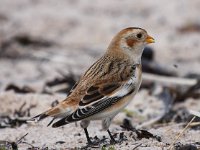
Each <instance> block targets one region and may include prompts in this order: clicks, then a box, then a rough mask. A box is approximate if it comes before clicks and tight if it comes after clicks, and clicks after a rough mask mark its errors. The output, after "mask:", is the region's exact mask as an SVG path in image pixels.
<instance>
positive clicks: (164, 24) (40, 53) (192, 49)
mask: <svg viewBox="0 0 200 150" xmlns="http://www.w3.org/2000/svg"><path fill="white" fill-rule="evenodd" d="M199 8H200V1H199V0H192V1H189V0H178V1H174V0H162V1H161V0H148V1H147V0H140V1H136V0H123V1H122V0H109V1H106V0H104V1H103V0H57V1H56V0H0V102H1V105H0V128H3V129H1V130H0V134H1V135H2V136H1V138H2V139H3V140H10V138H11V139H12V140H16V139H17V138H19V137H20V136H21V135H22V134H23V133H24V130H27V128H28V127H29V126H27V125H25V126H21V124H20V123H19V122H17V123H16V122H14V124H12V123H13V122H12V119H11V118H10V117H11V116H14V117H17V118H20V117H29V118H30V117H31V116H34V115H36V114H38V112H42V111H44V109H46V108H48V107H49V106H50V105H51V104H52V102H55V103H57V101H55V100H57V99H58V100H59V101H60V100H61V99H64V98H65V97H66V95H67V92H68V91H69V90H70V88H71V87H72V86H73V84H74V83H75V82H76V81H77V80H78V78H79V77H80V75H81V74H82V73H83V72H84V71H85V70H86V69H87V68H88V67H89V66H90V65H91V64H92V63H93V62H94V61H95V60H97V59H98V58H99V57H101V56H102V55H103V54H104V52H105V51H106V48H107V46H108V45H109V43H110V41H111V39H112V38H113V36H114V35H115V34H116V33H117V32H119V31H120V30H122V29H123V28H127V27H141V28H144V29H146V30H147V32H148V33H149V35H151V36H152V37H154V38H155V41H156V42H155V43H154V44H151V45H150V47H148V48H147V49H145V54H144V57H143V72H144V73H152V74H154V75H155V74H156V75H159V76H160V75H163V76H165V77H166V78H165V79H164V84H161V85H159V86H157V85H158V84H157V82H154V81H148V82H146V80H144V82H143V84H142V87H141V91H140V92H139V94H138V95H137V96H136V98H135V99H136V101H134V104H131V105H130V106H129V107H128V108H127V110H125V115H126V116H129V117H130V116H133V114H134V113H133V112H132V111H133V110H136V112H140V113H143V114H142V117H141V116H139V117H138V118H137V117H133V118H131V119H132V123H135V124H134V125H138V124H140V123H144V121H148V120H150V119H151V118H155V117H158V118H159V117H160V114H162V113H163V110H165V111H164V114H163V116H161V117H160V118H162V117H164V115H166V113H167V112H168V111H169V112H171V113H170V115H168V116H167V117H168V118H167V119H166V118H165V119H164V122H172V121H174V122H175V123H180V122H182V123H183V122H184V123H185V122H187V121H188V118H189V119H191V116H190V114H189V113H188V109H193V110H195V111H200V110H199V108H200V102H199V100H200V94H199V91H198V92H196V91H195V92H193V91H194V90H196V89H198V90H199V87H200V86H199V83H200V81H199V82H196V81H197V80H199V79H200V17H199V15H200V10H199ZM148 50H149V51H148ZM169 76H170V77H176V78H190V79H191V78H192V79H191V80H192V81H191V80H190V81H187V83H190V84H186V83H185V82H186V81H185V80H183V81H181V85H176V84H175V85H174V84H173V82H175V81H177V80H176V79H173V81H171V82H170V83H168V80H167V78H168V77H169ZM155 78H157V76H156V77H155ZM155 78H154V79H155ZM193 79H195V82H193V81H194V80H193ZM166 80H167V81H166ZM191 83H198V84H197V85H196V86H195V88H194V87H190V86H192V85H194V84H191ZM182 85H184V86H182ZM185 85H187V86H186V87H185ZM171 86H172V87H171ZM155 87H156V88H155ZM157 87H159V88H161V89H162V90H161V91H165V90H163V89H166V88H167V91H168V93H167V94H168V95H167V96H168V98H169V96H170V101H165V100H166V97H167V96H166V95H164V96H163V95H162V94H163V92H161V93H160V95H159V94H158V95H156V94H152V93H154V92H155V89H158V88H157ZM165 92H166V91H165ZM171 92H172V93H171ZM192 92H193V94H188V93H192ZM184 93H187V94H184ZM164 94H166V93H164ZM174 95H175V97H173V96H174ZM159 96H161V97H162V98H160V97H159ZM158 99H164V101H165V102H164V103H165V105H163V103H162V102H161V101H159V100H158ZM137 100H138V101H137ZM171 101H175V102H174V103H173V104H174V105H173V106H175V108H174V107H173V108H172V106H171V104H172V102H171ZM176 102H177V103H178V104H176ZM55 103H53V104H55ZM144 103H145V104H146V105H144ZM53 104H52V105H53ZM175 104H176V105H175ZM168 105H170V108H168ZM135 106H136V108H134V107H135ZM149 106H151V107H149ZM166 106H167V109H166ZM180 108H181V109H180ZM30 110H31V111H30ZM171 110H173V111H171ZM178 110H181V113H177V111H178ZM16 112H17V113H16ZM22 112H23V113H22ZM161 112H162V113H161ZM130 114H131V115H130ZM177 114H179V116H178V118H177V116H176V117H174V115H177ZM182 114H187V115H182ZM5 115H6V116H7V117H8V118H7V119H8V120H9V119H10V121H11V122H7V126H9V127H16V126H17V127H19V128H17V130H18V131H17V130H15V129H13V128H11V129H10V128H7V126H5V124H2V120H3V121H4V117H2V116H5ZM136 116H138V114H136ZM182 116H183V117H185V118H181V117H182ZM2 118H3V119H2ZM134 118H136V119H135V120H134ZM172 118H173V119H174V120H172ZM123 119H124V114H123V115H119V117H118V120H115V123H116V124H118V123H119V122H122V120H123ZM119 120H121V121H119ZM158 120H159V119H158ZM15 121H16V120H15ZM197 121H198V120H197ZM4 122H5V121H4ZM161 122H162V123H163V120H162V121H161ZM161 122H160V123H161ZM22 124H25V123H24V122H22ZM147 126H148V125H147ZM45 127H46V125H44V127H40V129H42V130H43V131H44V132H42V131H40V133H43V136H44V138H43V140H44V141H41V140H40V139H39V138H37V137H40V135H38V136H37V135H35V137H34V136H33V137H32V136H31V133H34V134H36V133H37V130H38V129H39V128H37V127H35V128H31V129H29V128H28V131H29V134H30V136H29V138H28V141H29V142H30V141H31V140H29V139H31V138H32V140H35V143H38V145H39V146H41V145H43V144H44V143H45V144H46V143H48V142H49V141H48V139H46V138H45V136H48V137H49V135H48V134H49V129H48V130H47V129H46V128H45ZM70 127H73V125H72V126H70ZM95 127H96V126H93V128H94V129H96V128H95ZM148 127H150V126H148ZM4 128H5V129H4ZM180 129H181V128H176V129H175V130H174V131H173V132H168V129H167V128H158V130H157V129H155V130H151V131H152V132H153V133H155V134H159V135H161V136H163V137H162V138H168V139H165V140H166V141H168V142H169V143H170V142H171V141H173V138H174V135H175V134H176V133H177V132H178V131H179V130H180ZM65 130H68V128H67V129H66V128H65ZM19 131H21V132H19ZM98 131H99V128H98V129H97V130H95V131H92V132H93V133H95V134H96V132H98ZM163 131H166V132H165V133H163ZM22 132H23V133H22ZM70 132H71V133H72V135H73V134H76V132H82V130H81V129H80V128H79V129H78V131H77V130H73V128H70ZM199 132H200V130H199V126H198V131H196V130H195V132H192V131H191V132H189V133H188V134H187V135H185V136H186V137H187V136H188V137H189V138H188V139H187V138H185V139H182V142H183V141H184V142H186V143H187V141H193V142H195V141H198V139H199V138H200V137H199V135H200V134H199ZM13 133H15V135H13ZM53 133H55V132H52V134H53ZM166 133H168V135H165V134H166ZM63 134H64V133H63V132H62V130H61V131H56V134H54V135H52V136H51V137H52V138H53V139H52V141H53V142H55V140H56V139H58V138H60V137H63V138H62V139H63V140H65V138H66V135H65V136H63ZM98 134H101V133H98ZM32 135H33V134H32ZM56 136H57V137H56ZM82 136H83V139H84V135H81V137H82ZM1 138H0V140H2V139H1ZM74 138H75V139H77V141H78V140H79V139H80V137H72V138H71V139H74ZM191 138H193V139H191ZM45 140H46V141H45ZM68 140H69V139H68ZM84 140H85V139H84ZM170 140H171V141H170ZM52 141H50V143H51V144H52V143H53V142H52ZM166 141H164V142H166ZM73 142H74V141H73ZM73 142H71V144H72V145H73ZM148 142H149V146H152V145H151V144H152V142H151V141H148ZM148 142H147V143H148ZM184 142H183V143H184ZM145 143H146V142H145ZM76 144H77V143H75V145H73V146H76ZM78 144H80V143H78ZM83 144H84V142H83ZM83 144H82V145H83ZM154 144H155V143H154ZM155 145H156V144H155ZM157 145H158V144H157ZM54 146H55V145H53V146H52V147H53V148H55V147H54ZM67 146H69V145H67ZM73 146H72V147H73Z"/></svg>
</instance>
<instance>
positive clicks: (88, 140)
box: [84, 128, 92, 145]
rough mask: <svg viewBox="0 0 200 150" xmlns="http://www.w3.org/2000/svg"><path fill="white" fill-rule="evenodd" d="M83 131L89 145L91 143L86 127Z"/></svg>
mask: <svg viewBox="0 0 200 150" xmlns="http://www.w3.org/2000/svg"><path fill="white" fill-rule="evenodd" d="M84 131H85V136H86V138H87V142H88V144H89V145H91V144H92V141H91V140H90V137H89V134H88V131H87V128H84Z"/></svg>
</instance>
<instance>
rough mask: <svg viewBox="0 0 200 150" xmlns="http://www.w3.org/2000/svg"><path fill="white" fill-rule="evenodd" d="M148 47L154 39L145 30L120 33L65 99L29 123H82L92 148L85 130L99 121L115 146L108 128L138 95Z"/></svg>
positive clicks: (58, 125) (137, 29) (129, 29)
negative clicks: (146, 47)
mask: <svg viewBox="0 0 200 150" xmlns="http://www.w3.org/2000/svg"><path fill="white" fill-rule="evenodd" d="M149 43H154V39H153V38H152V37H151V36H149V35H148V34H147V32H146V31H145V30H144V29H142V28H137V27H129V28H126V29H123V30H122V31H120V32H119V33H117V35H116V36H115V37H114V38H113V39H112V41H111V43H110V45H109V46H108V48H107V51H106V52H105V54H104V55H103V56H102V57H101V58H100V59H98V60H97V61H96V62H95V63H94V64H93V65H92V66H91V67H90V68H89V69H88V70H87V71H86V72H85V73H84V75H83V76H82V77H81V78H80V80H79V81H78V82H77V83H76V84H75V85H74V87H73V88H72V89H71V91H70V92H69V94H68V97H67V98H66V99H65V100H63V101H61V102H60V103H59V104H58V105H57V106H55V107H53V108H50V109H49V110H47V111H45V112H44V113H42V114H40V115H37V116H35V117H33V118H32V119H31V121H35V122H38V121H40V120H42V119H44V118H46V117H49V116H50V117H53V120H52V121H51V122H50V123H49V125H50V124H52V123H53V122H54V121H55V120H57V119H60V120H57V122H55V123H53V125H52V127H54V128H56V127H60V126H63V125H66V124H69V123H72V122H76V121H81V122H80V125H81V127H82V128H83V129H84V131H85V135H86V138H87V142H88V144H93V143H92V141H91V139H90V137H89V134H88V131H87V127H88V125H89V123H90V121H91V120H102V128H103V129H104V130H107V132H108V134H109V136H110V138H111V142H116V140H115V139H114V137H113V136H112V134H111V132H110V130H109V126H110V124H111V121H112V119H113V118H114V117H115V116H116V115H117V114H118V113H119V112H120V111H121V110H122V109H123V108H124V107H126V106H127V105H128V104H129V103H130V102H131V100H132V99H133V97H134V95H135V94H136V93H137V92H138V89H139V87H140V84H141V81H142V66H141V56H142V52H143V50H144V48H145V46H146V45H147V44H149Z"/></svg>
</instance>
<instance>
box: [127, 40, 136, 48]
mask: <svg viewBox="0 0 200 150" xmlns="http://www.w3.org/2000/svg"><path fill="white" fill-rule="evenodd" d="M126 43H127V45H128V46H130V47H132V46H133V45H134V43H136V40H134V39H127V40H126Z"/></svg>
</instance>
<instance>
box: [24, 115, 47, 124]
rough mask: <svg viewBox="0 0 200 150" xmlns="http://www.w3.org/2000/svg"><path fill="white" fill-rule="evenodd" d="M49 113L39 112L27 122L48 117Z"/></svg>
mask: <svg viewBox="0 0 200 150" xmlns="http://www.w3.org/2000/svg"><path fill="white" fill-rule="evenodd" d="M48 116H49V115H47V114H46V113H42V114H39V115H37V116H35V117H33V118H31V119H29V120H27V122H39V121H41V120H42V119H44V118H46V117H48Z"/></svg>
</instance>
